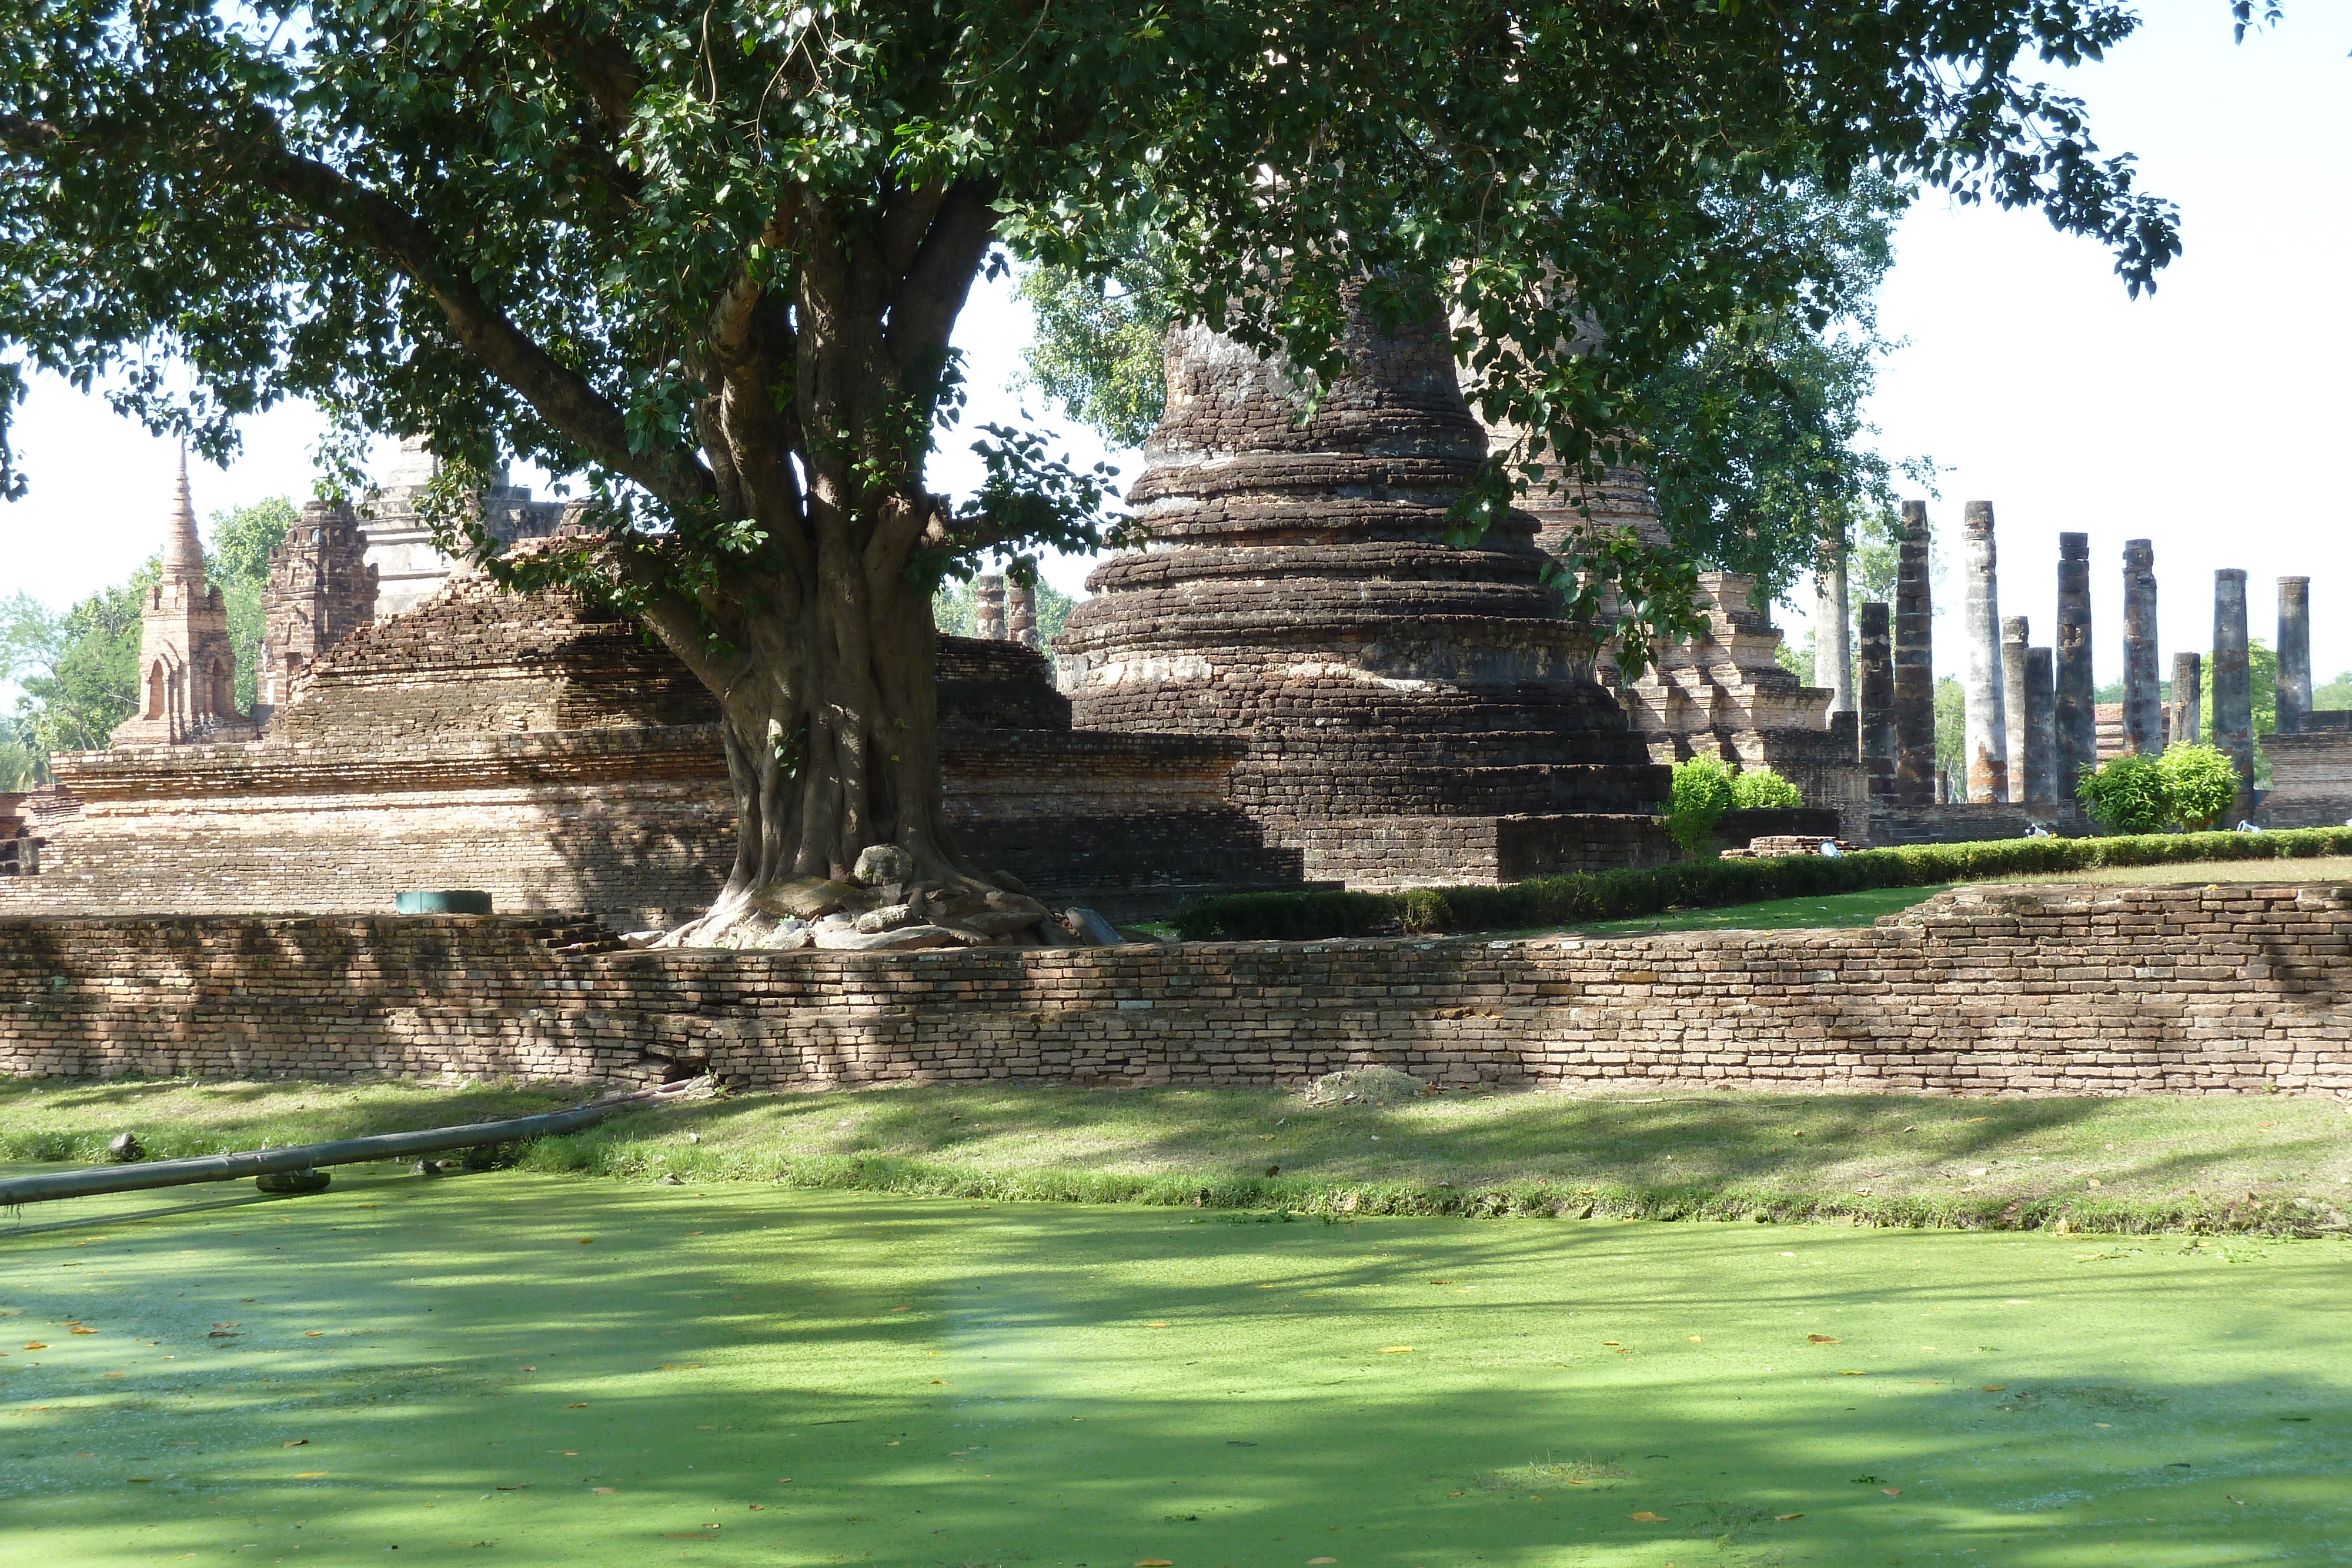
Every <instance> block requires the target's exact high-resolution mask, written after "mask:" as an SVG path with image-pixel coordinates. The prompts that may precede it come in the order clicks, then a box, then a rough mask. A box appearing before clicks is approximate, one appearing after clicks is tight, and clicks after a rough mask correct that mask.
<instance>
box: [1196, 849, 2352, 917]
mask: <svg viewBox="0 0 2352 1568" xmlns="http://www.w3.org/2000/svg"><path fill="white" fill-rule="evenodd" d="M2341 854H2352V827H2346V828H2298V829H2294V830H2291V831H2280V832H2272V833H2147V834H2142V835H2139V836H2137V837H2131V838H2114V839H2000V840H1995V841H1990V842H1979V843H1967V844H1915V845H1912V846H1910V847H1908V848H1906V849H1893V850H1863V851H1859V852H1855V853H1853V854H1846V855H1839V856H1837V857H1835V858H1831V857H1829V856H1826V855H1789V856H1786V857H1784V858H1782V859H1779V860H1752V861H1751V860H1739V861H1717V860H1707V861H1683V862H1678V863H1676V864H1674V865H1668V866H1658V867H1655V868H1653V869H1649V870H1643V871H1609V872H1598V873H1578V874H1576V875H1572V876H1547V877H1537V878H1535V879H1534V880H1532V881H1528V882H1521V883H1510V884H1509V885H1507V886H1502V887H1418V888H1411V889H1408V890H1407V891H1405V892H1402V893H1236V894H1223V895H1222V896H1219V897H1215V898H1204V899H1202V900H1201V901H1200V902H1199V903H1197V904H1190V905H1187V906H1186V907H1185V908H1184V909H1183V910H1182V911H1181V912H1180V913H1179V914H1178V915H1177V916H1176V934H1177V936H1180V937H1181V938H1182V939H1183V940H1185V941H1187V942H1254V941H1269V940H1270V941H1278V942H1307V941H1316V940H1318V939H1320V938H1323V937H1328V936H1388V935H1398V934H1402V935H1406V936H1417V935H1421V934H1423V933H1432V932H1441V931H1517V930H1524V929H1527V928H1528V927H1532V926H1544V925H1590V924H1591V923H1593V922H1596V921H1602V920H1633V919H1638V918H1639V917H1641V916H1643V915H1658V914H1663V913H1664V912H1665V911H1666V910H1669V909H1708V908H1719V907H1722V906H1724V905H1727V904H1759V903H1762V902H1764V901H1766V900H1768V899H1775V898H1802V897H1806V896H1810V895H1815V894H1827V893H1860V892H1863V891H1864V890H1866V889H1870V888H1876V887H1933V886H1935V885H1937V883H1948V882H1990V881H1996V880H1998V879H2000V878H2001V877H2005V876H2030V875H2040V874H2044V873H2053V872H2069V871H2089V870H2092V869H2094V868H2096V867H2099V866H2121V865H2168V864H2173V863H2189V862H2197V861H2248V860H2310V859H2313V858H2315V857H2317V856H2321V855H2341Z"/></svg>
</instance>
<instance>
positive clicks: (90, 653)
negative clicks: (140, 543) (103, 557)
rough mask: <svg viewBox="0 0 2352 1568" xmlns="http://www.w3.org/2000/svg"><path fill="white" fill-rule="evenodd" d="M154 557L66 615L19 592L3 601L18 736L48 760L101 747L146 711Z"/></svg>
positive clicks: (0, 608) (0, 609) (156, 567)
mask: <svg viewBox="0 0 2352 1568" xmlns="http://www.w3.org/2000/svg"><path fill="white" fill-rule="evenodd" d="M157 570H158V565H157V562H156V561H155V560H154V559H152V558H151V559H149V560H148V561H147V563H146V564H145V565H143V566H142V567H141V568H140V569H139V570H137V571H136V572H134V573H133V574H132V575H131V580H130V581H128V582H125V583H119V584H117V585H116V586H114V587H112V588H109V589H102V590H100V591H98V592H96V593H93V594H91V595H90V596H89V598H87V599H85V600H83V601H81V602H79V604H76V605H74V606H73V607H72V608H71V609H70V610H68V611H67V612H65V613H64V614H62V615H59V614H56V613H55V612H51V611H49V610H47V608H46V607H44V606H42V605H40V604H38V603H37V602H36V601H34V600H33V599H32V598H31V596H30V595H27V594H21V593H20V594H18V595H16V597H15V598H13V599H11V600H9V601H7V602H6V604H5V606H0V617H5V621H6V623H7V625H8V626H9V628H10V630H9V632H7V633H6V637H7V644H8V649H9V659H10V664H9V671H8V673H9V674H10V675H11V676H12V678H14V679H15V680H16V684H17V685H19V686H21V687H22V688H23V689H24V695H22V696H20V697H19V698H18V699H17V719H18V724H19V737H20V738H21V739H23V740H24V741H25V742H26V744H28V745H29V746H31V747H34V748H35V749H36V750H37V751H38V752H40V754H41V755H42V757H43V758H47V756H48V754H49V753H52V752H58V751H94V750H96V749H98V748H99V747H102V746H104V745H105V744H106V743H107V739H108V737H110V736H111V735H113V733H114V727H115V726H116V725H118V724H121V722H122V721H123V720H124V719H126V718H128V717H130V716H131V715H132V714H133V713H136V712H137V711H138V709H139V636H140V620H139V612H140V608H141V606H142V604H143V603H144V602H145V601H146V598H147V591H148V590H149V589H150V588H152V587H153V586H154V584H155V578H156V573H157Z"/></svg>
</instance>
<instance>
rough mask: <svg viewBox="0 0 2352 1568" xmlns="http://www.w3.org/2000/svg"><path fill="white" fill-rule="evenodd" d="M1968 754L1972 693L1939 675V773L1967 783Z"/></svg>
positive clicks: (1937, 682) (1937, 748)
mask: <svg viewBox="0 0 2352 1568" xmlns="http://www.w3.org/2000/svg"><path fill="white" fill-rule="evenodd" d="M1968 752H1969V700H1968V694H1967V693H1965V692H1963V691H1962V690H1960V683H1959V682H1958V681H1956V680H1954V679H1953V678H1952V677H1951V676H1949V675H1942V676H1939V677H1937V681H1936V771H1937V772H1938V773H1940V774H1942V775H1944V776H1945V777H1947V778H1955V779H1959V780H1961V781H1962V783H1963V784H1965V783H1966V782H1967V779H1968V776H1969V764H1968Z"/></svg>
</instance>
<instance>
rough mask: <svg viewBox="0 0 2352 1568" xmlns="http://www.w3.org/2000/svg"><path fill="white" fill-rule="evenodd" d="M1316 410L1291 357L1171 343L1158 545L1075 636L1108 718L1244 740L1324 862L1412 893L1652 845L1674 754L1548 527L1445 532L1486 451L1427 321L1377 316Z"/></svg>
mask: <svg viewBox="0 0 2352 1568" xmlns="http://www.w3.org/2000/svg"><path fill="white" fill-rule="evenodd" d="M1349 351H1350V357H1351V361H1352V363H1353V366H1354V370H1353V373H1352V374H1351V375H1350V376H1349V378H1348V379H1345V380H1343V381H1341V382H1339V383H1338V384H1337V385H1335V386H1334V387H1332V388H1331V389H1330V390H1329V391H1328V393H1327V395H1326V396H1325V397H1324V399H1323V401H1322V402H1321V404H1320V406H1319V407H1318V410H1317V412H1316V413H1315V415H1314V417H1313V419H1312V420H1311V421H1310V422H1308V423H1305V424H1304V425H1302V423H1301V422H1300V413H1301V407H1302V405H1301V403H1300V402H1299V400H1298V397H1297V390H1296V389H1295V388H1294V387H1293V386H1292V385H1291V384H1290V383H1289V382H1288V380H1287V378H1286V374H1285V372H1284V369H1283V367H1282V365H1281V364H1280V363H1279V362H1278V361H1261V360H1259V359H1258V358H1257V357H1256V356H1255V354H1254V353H1252V352H1250V351H1249V350H1245V349H1243V348H1241V347H1240V346H1239V345H1237V344H1235V343H1234V342H1232V341H1231V340H1226V339H1223V338H1220V337H1217V336H1215V335H1213V334H1211V333H1208V332H1206V331H1202V330H1198V329H1194V330H1188V331H1183V332H1179V333H1176V334H1173V335H1172V336H1171V340H1170V347H1169V359H1168V372H1169V374H1168V382H1169V401H1168V414H1167V417H1166V419H1165V420H1164V421H1163V423H1161V425H1160V429H1159V431H1158V432H1157V433H1156V434H1154V436H1153V439H1152V441H1151V442H1150V444H1149V445H1148V446H1147V448H1146V455H1147V458H1148V460H1149V461H1148V465H1147V467H1146V469H1145V471H1144V474H1143V475H1142V476H1141V477H1140V478H1139V480H1138V481H1137V483H1136V485H1135V487H1134V489H1133V491H1132V492H1131V493H1130V495H1129V502H1130V504H1132V505H1134V506H1135V507H1136V508H1137V511H1138V514H1139V518H1140V520H1141V523H1142V526H1143V527H1144V528H1145V529H1146V530H1147V533H1148V536H1149V538H1150V549H1146V550H1144V551H1142V552H1139V553H1134V554H1128V555H1122V556H1119V557H1117V558H1115V559H1112V560H1110V561H1108V562H1106V563H1105V564H1104V565H1102V566H1101V567H1099V568H1097V570H1096V571H1095V573H1094V575H1093V576H1092V577H1091V578H1090V579H1089V580H1088V586H1089V587H1090V588H1091V589H1092V590H1093V591H1094V593H1095V597H1094V598H1092V599H1089V600H1087V601H1085V602H1084V603H1082V604H1080V605H1079V606H1078V608H1077V609H1076V611H1075V612H1072V615H1071V619H1070V623H1069V627H1068V629H1067V630H1066V632H1064V633H1063V635H1062V636H1061V637H1060V638H1059V639H1058V640H1057V642H1056V643H1055V652H1056V653H1057V654H1058V655H1059V658H1060V661H1061V666H1062V670H1063V678H1064V682H1065V685H1066V689H1068V691H1069V692H1070V695H1071V698H1072V702H1073V706H1074V712H1075V714H1076V719H1077V722H1078V723H1079V724H1080V725H1081V726H1083V727H1086V728H1088V729H1123V730H1125V729H1138V730H1139V729H1150V730H1160V731H1168V730H1181V731H1183V732H1186V733H1190V734H1193V735H1199V736H1220V737H1231V738H1233V739H1235V740H1239V741H1242V742H1244V743H1245V745H1246V751H1245V754H1244V757H1243V759H1242V761H1241V764H1240V766H1239V767H1238V768H1235V770H1234V801H1235V803H1236V804H1238V805H1239V806H1240V807H1241V808H1242V809H1243V810H1245V811H1247V812H1248V813H1249V814H1250V816H1251V817H1252V818H1253V819H1255V821H1257V822H1258V824H1259V825H1260V826H1261V827H1262V828H1263V829H1264V830H1265V834H1266V837H1267V839H1268V840H1269V841H1271V842H1274V843H1277V844H1282V845H1285V846H1287V847H1290V848H1294V849H1297V850H1298V851H1299V852H1301V853H1302V854H1303V855H1304V856H1305V860H1306V873H1307V876H1308V877H1310V878H1313V879H1316V880H1318V881H1319V880H1328V879H1333V878H1338V879H1343V880H1345V881H1347V882H1348V883H1350V884H1351V885H1356V886H1367V887H1391V886H1404V885H1413V884H1420V883H1446V882H1504V881H1516V880H1518V879H1519V878H1522V877H1525V876H1530V875H1538V874H1543V873H1552V872H1560V871H1570V870H1591V869H1601V868H1606V867H1614V866H1624V865H1638V864H1645V863H1654V862H1658V861H1661V860H1664V859H1666V858H1669V856H1670V855H1671V853H1672V850H1671V845H1670V843H1669V841H1668V840H1667V839H1666V836H1665V834H1664V831H1663V830H1662V829H1661V827H1660V826H1659V823H1658V821H1657V819H1656V816H1655V813H1656V811H1657V810H1659V808H1660V806H1661V804H1662V803H1663V801H1664V799H1665V795H1666V780H1665V777H1664V770H1663V769H1661V768H1656V767H1654V765H1652V764H1651V761H1650V758H1649V755H1648V750H1647V747H1644V746H1643V743H1642V741H1641V738H1640V737H1638V736H1636V735H1635V734H1634V733H1633V730H1632V729H1631V728H1630V727H1629V726H1628V725H1627V723H1626V719H1625V716H1624V714H1623V713H1622V710H1621V709H1620V708H1619V707H1618V706H1617V704H1616V703H1615V702H1614V701H1613V700H1612V698H1611V696H1610V695H1609V693H1608V692H1607V691H1606V690H1605V689H1604V688H1603V687H1602V686H1601V684H1600V683H1599V681H1598V680H1597V679H1596V678H1595V676H1594V672H1593V665H1592V657H1591V641H1592V639H1591V633H1590V632H1589V630H1588V629H1586V628H1582V627H1579V626H1575V625H1572V624H1570V622H1567V621H1565V620H1563V619H1562V618H1561V615H1560V604H1559V597H1558V595H1557V594H1556V593H1555V592H1554V591H1552V590H1550V589H1549V588H1548V587H1546V586H1545V585H1544V583H1543V581H1542V572H1543V567H1544V558H1543V557H1542V555H1541V554H1540V553H1539V552H1538V550H1537V549H1536V548H1535V544H1534V531H1535V525H1534V522H1533V520H1532V519H1531V518H1528V517H1525V516H1515V517H1512V518H1511V519H1509V520H1508V521H1507V522H1505V523H1503V524H1501V525H1499V526H1497V527H1496V528H1492V529H1490V530H1489V531H1488V533H1487V535H1486V538H1485V539H1483V540H1482V541H1481V542H1480V543H1479V544H1478V545H1476V546H1475V547H1473V548H1468V549H1456V548H1454V547H1453V546H1451V545H1449V544H1448V543H1447V542H1446V538H1445V536H1446V532H1447V528H1448V522H1449V518H1448V516H1447V510H1448V507H1450V506H1451V505H1452V503H1453V501H1454V498H1455V497H1457V496H1458V495H1459V494H1460V492H1461V487H1462V486H1463V484H1464V482H1465V480H1466V479H1467V478H1468V477H1469V476H1470V474H1471V473H1472V471H1473V470H1474V469H1475V467H1476V465H1477V464H1478V463H1479V461H1480V460H1481V458H1482V457H1483V456H1484V454H1485V450H1486V436H1485V434H1484V432H1483V431H1481V430H1480V428H1479V427H1478V425H1477V423H1476V422H1475V420H1474V419H1473V418H1472V417H1471V416H1470V413H1469V410H1468V408H1467V406H1466V405H1465V403H1464V402H1463V401H1462V397H1461V393H1460V392H1459V390H1458V389H1457V387H1456V385H1455V382H1454V370H1453V366H1452V364H1451V362H1450V361H1448V360H1447V359H1446V357H1445V355H1444V350H1443V349H1442V347H1441V346H1440V344H1439V343H1438V341H1437V340H1436V339H1435V338H1434V336H1433V335H1432V334H1428V333H1407V334H1403V335H1400V336H1396V337H1386V336H1381V335H1378V334H1375V333H1373V332H1371V331H1370V329H1365V328H1362V327H1360V328H1359V329H1358V330H1357V331H1356V333H1355V335H1354V338H1353V340H1352V341H1351V343H1350V345H1349Z"/></svg>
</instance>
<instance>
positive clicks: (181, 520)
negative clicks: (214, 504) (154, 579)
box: [163, 442, 205, 583]
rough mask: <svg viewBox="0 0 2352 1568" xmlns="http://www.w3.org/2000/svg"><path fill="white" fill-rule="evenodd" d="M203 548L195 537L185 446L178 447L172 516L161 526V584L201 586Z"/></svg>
mask: <svg viewBox="0 0 2352 1568" xmlns="http://www.w3.org/2000/svg"><path fill="white" fill-rule="evenodd" d="M163 580H164V581H165V582H191V583H201V582H202V581H204V580H205V545H204V541H203V540H202V539H201V538H197V537H196V508H195V506H194V503H193V502H192V501H191V500H190V499H189V497H188V444H187V443H186V442H182V443H180V476H179V478H178V479H177V480H175V481H174V482H173V486H172V516H171V519H170V520H169V521H168V522H166V523H165V524H164V525H163Z"/></svg>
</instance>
